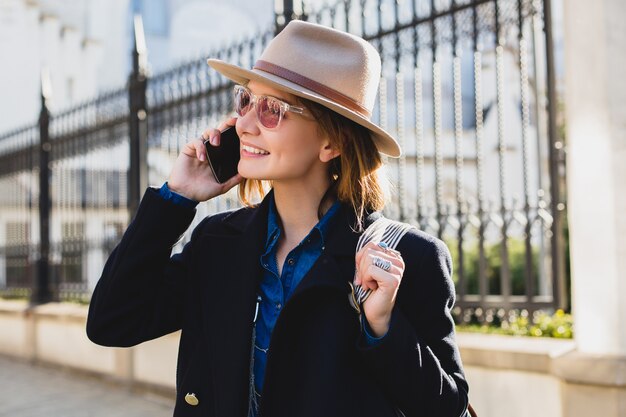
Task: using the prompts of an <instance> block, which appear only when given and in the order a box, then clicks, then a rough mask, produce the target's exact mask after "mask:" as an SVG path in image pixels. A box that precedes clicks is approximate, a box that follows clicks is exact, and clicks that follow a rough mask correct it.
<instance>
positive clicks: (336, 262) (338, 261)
mask: <svg viewBox="0 0 626 417" xmlns="http://www.w3.org/2000/svg"><path fill="white" fill-rule="evenodd" d="M272 193H273V190H272V191H270V193H268V195H267V196H265V198H264V199H263V201H262V202H261V203H260V204H259V205H258V206H257V207H254V208H247V209H243V210H238V211H235V212H233V213H231V214H230V215H228V216H226V217H225V218H224V219H223V222H224V224H226V225H228V227H229V229H232V230H235V231H238V232H239V233H241V239H239V242H240V247H239V250H238V252H239V253H241V254H249V256H248V255H245V258H242V259H241V262H240V265H239V268H238V269H240V270H239V272H238V274H242V275H243V276H246V275H247V277H248V279H250V281H252V282H253V283H254V287H255V289H254V291H256V288H257V287H258V285H259V283H260V280H261V278H262V270H261V268H260V262H259V258H258V257H259V256H260V254H262V253H263V247H264V242H265V238H266V234H267V217H268V211H269V205H270V203H271V198H272ZM381 216H382V213H380V212H371V213H368V214H367V215H366V217H365V219H364V227H365V228H366V227H367V226H369V225H370V224H371V223H373V222H374V221H375V220H376V219H378V218H379V217H381ZM355 223H356V216H355V214H354V211H353V210H352V208H351V206H350V205H349V204H345V203H342V204H341V206H340V207H339V210H338V211H337V213H335V215H334V216H333V217H332V218H331V219H330V223H329V224H328V233H327V239H326V245H325V247H324V250H323V251H322V254H321V255H320V257H319V258H318V260H317V262H315V264H314V265H313V266H312V267H311V269H310V270H309V272H308V273H307V274H306V275H305V276H304V278H303V279H302V281H301V282H300V284H299V285H298V287H297V288H296V290H295V291H294V294H293V296H296V295H298V294H300V293H302V292H304V291H306V290H308V289H310V288H313V287H318V286H325V287H329V286H330V287H335V288H338V289H341V290H342V291H346V292H348V291H349V290H350V287H349V285H348V282H349V281H351V280H352V278H353V276H354V255H355V249H356V245H357V242H358V239H359V237H360V235H361V233H362V232H358V231H355ZM244 270H245V271H244ZM242 275H240V277H241V276H242ZM252 277H254V279H251V278H252ZM250 281H248V283H251V282H250Z"/></svg>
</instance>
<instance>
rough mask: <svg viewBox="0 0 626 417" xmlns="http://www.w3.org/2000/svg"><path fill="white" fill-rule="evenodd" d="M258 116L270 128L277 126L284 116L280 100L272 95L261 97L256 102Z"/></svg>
mask: <svg viewBox="0 0 626 417" xmlns="http://www.w3.org/2000/svg"><path fill="white" fill-rule="evenodd" d="M256 110H257V116H258V117H259V121H260V122H261V124H262V125H263V126H265V127H266V128H268V129H272V128H275V127H276V126H278V123H280V119H281V118H282V108H281V104H280V101H278V100H276V99H274V98H272V97H259V99H258V101H257V103H256Z"/></svg>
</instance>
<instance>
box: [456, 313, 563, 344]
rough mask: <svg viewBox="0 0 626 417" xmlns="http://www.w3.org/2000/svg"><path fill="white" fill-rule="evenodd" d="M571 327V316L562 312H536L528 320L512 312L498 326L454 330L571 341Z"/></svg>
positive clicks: (462, 327)
mask: <svg viewBox="0 0 626 417" xmlns="http://www.w3.org/2000/svg"><path fill="white" fill-rule="evenodd" d="M573 327H574V321H573V319H572V315H571V314H568V313H565V312H564V311H563V310H557V311H556V312H555V313H554V314H552V315H550V314H548V313H546V312H544V311H538V312H536V313H535V314H534V315H533V317H532V319H529V317H528V314H520V313H518V312H516V311H512V312H511V313H510V314H509V317H508V319H507V320H502V321H501V322H500V324H499V326H498V325H494V324H460V325H457V327H456V328H457V331H460V332H470V333H487V334H504V335H512V336H532V337H554V338H558V339H571V338H572V337H573Z"/></svg>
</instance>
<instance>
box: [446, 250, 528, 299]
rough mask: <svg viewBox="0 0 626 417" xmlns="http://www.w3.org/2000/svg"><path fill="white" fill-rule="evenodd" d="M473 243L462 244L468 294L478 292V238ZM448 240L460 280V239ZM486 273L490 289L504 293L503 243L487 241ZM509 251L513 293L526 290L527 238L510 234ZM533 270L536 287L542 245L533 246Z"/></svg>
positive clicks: (491, 292) (492, 291)
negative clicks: (519, 237)
mask: <svg viewBox="0 0 626 417" xmlns="http://www.w3.org/2000/svg"><path fill="white" fill-rule="evenodd" d="M472 243H473V244H469V243H467V242H466V243H465V245H464V248H463V275H464V277H465V281H466V283H467V294H478V293H479V288H478V274H479V262H480V253H479V247H478V242H477V241H472ZM446 244H447V245H448V248H449V249H450V254H451V255H452V263H453V265H454V271H455V272H454V276H453V279H454V282H455V284H458V278H459V275H460V269H461V268H460V261H459V259H460V257H459V250H458V249H459V247H458V241H456V240H451V239H447V240H446ZM484 250H485V254H484V256H485V275H486V277H487V285H488V287H487V293H488V294H500V293H501V271H502V243H501V242H498V243H491V244H488V243H485V245H484ZM507 254H508V258H509V272H510V276H511V294H512V295H524V294H526V277H525V273H526V272H525V269H526V242H525V241H524V240H523V239H514V238H509V239H508V240H507ZM531 265H532V269H531V274H532V277H533V280H534V283H535V288H537V277H538V275H539V273H538V271H539V268H538V266H539V249H538V248H536V247H532V248H531Z"/></svg>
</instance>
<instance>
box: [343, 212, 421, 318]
mask: <svg viewBox="0 0 626 417" xmlns="http://www.w3.org/2000/svg"><path fill="white" fill-rule="evenodd" d="M413 228H414V226H411V225H409V224H406V223H402V222H398V221H395V220H390V219H388V218H386V217H380V218H378V219H377V220H376V221H374V223H372V224H371V225H369V227H368V228H367V229H365V231H364V232H363V233H362V234H361V237H359V241H358V243H357V245H356V252H358V251H360V250H361V249H363V247H364V246H365V245H367V244H368V243H369V242H376V243H380V242H384V243H386V244H387V247H388V248H389V249H393V250H395V249H396V246H398V243H399V242H400V239H402V237H403V236H404V235H405V234H406V233H407V232H408V231H409V230H410V229H413ZM354 272H355V274H356V270H355V271H354ZM350 287H351V289H352V293H351V294H350V305H352V307H353V308H354V309H355V310H356V311H357V313H359V314H361V305H362V304H363V303H364V302H365V300H367V297H369V295H370V294H371V292H372V290H365V289H363V287H361V286H360V285H354V284H353V283H350Z"/></svg>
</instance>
